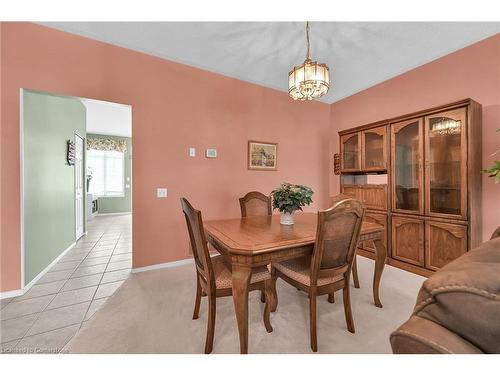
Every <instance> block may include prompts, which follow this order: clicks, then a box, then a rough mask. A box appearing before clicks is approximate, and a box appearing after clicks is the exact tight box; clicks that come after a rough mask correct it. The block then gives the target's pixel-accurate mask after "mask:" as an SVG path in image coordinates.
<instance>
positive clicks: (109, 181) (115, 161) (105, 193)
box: [87, 149, 125, 197]
mask: <svg viewBox="0 0 500 375" xmlns="http://www.w3.org/2000/svg"><path fill="white" fill-rule="evenodd" d="M87 168H88V169H89V171H91V172H92V179H91V181H90V186H89V193H92V194H93V195H95V196H98V197H123V196H125V194H124V189H123V188H124V186H123V185H124V154H123V152H118V151H101V150H92V149H90V150H88V151H87Z"/></svg>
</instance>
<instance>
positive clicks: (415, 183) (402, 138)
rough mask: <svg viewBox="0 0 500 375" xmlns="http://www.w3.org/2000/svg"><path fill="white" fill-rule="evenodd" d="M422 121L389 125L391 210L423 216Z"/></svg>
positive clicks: (416, 120)
mask: <svg viewBox="0 0 500 375" xmlns="http://www.w3.org/2000/svg"><path fill="white" fill-rule="evenodd" d="M423 151H424V150H423V121H422V119H414V120H409V121H403V122H399V123H396V124H391V159H392V166H391V168H392V176H393V178H392V183H391V184H392V209H393V210H394V211H398V212H405V213H419V214H423V211H424V203H423V181H424V179H423V171H422V169H423V168H422V165H423V164H422V163H423V154H424V153H423Z"/></svg>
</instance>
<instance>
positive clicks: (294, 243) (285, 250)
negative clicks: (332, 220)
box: [203, 213, 387, 353]
mask: <svg viewBox="0 0 500 375" xmlns="http://www.w3.org/2000/svg"><path fill="white" fill-rule="evenodd" d="M294 218H295V224H294V225H281V224H280V222H279V221H280V217H279V216H278V215H273V216H258V217H247V218H240V219H225V220H209V221H205V222H204V223H203V224H204V227H205V232H206V235H207V240H208V242H209V243H210V244H211V245H212V246H213V247H214V248H215V249H216V250H217V251H218V252H219V253H220V254H221V255H222V256H224V257H225V258H226V259H227V260H228V262H229V263H230V264H231V265H232V281H233V302H234V309H235V312H236V320H237V322H238V331H239V335H240V352H241V353H248V286H249V282H250V277H251V274H252V268H254V267H258V266H262V265H266V264H269V263H271V262H279V261H283V260H286V259H292V258H297V257H301V256H304V255H307V254H311V252H312V250H313V247H314V241H315V238H316V225H317V214H316V213H296V214H295V215H294ZM383 230H384V227H383V226H382V225H379V224H375V223H368V222H363V225H362V227H361V234H360V240H359V241H360V242H362V241H368V240H373V242H374V244H375V249H376V257H375V272H374V277H373V298H374V301H375V305H376V306H377V307H382V304H381V302H380V298H379V286H380V279H381V276H382V271H383V269H384V265H385V261H386V257H387V250H386V248H385V246H384V244H383V242H382V232H383Z"/></svg>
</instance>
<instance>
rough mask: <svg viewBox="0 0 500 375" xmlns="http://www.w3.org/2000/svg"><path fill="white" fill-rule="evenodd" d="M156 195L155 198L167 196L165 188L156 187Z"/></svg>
mask: <svg viewBox="0 0 500 375" xmlns="http://www.w3.org/2000/svg"><path fill="white" fill-rule="evenodd" d="M156 197H157V198H166V197H168V190H167V188H157V189H156Z"/></svg>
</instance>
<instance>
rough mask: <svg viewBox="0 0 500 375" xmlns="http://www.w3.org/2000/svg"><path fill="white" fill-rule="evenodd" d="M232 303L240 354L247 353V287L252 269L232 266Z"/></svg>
mask: <svg viewBox="0 0 500 375" xmlns="http://www.w3.org/2000/svg"><path fill="white" fill-rule="evenodd" d="M232 274H233V276H232V279H233V302H234V311H235V312H236V320H237V322H238V331H239V334H240V353H241V354H247V353H248V287H249V284H250V277H251V276H252V269H251V268H250V267H245V266H242V265H239V264H233V267H232Z"/></svg>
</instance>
